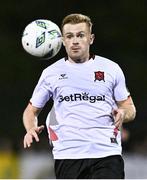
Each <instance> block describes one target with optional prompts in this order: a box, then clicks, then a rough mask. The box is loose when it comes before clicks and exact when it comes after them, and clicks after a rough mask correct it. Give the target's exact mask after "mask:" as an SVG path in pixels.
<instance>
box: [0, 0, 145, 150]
mask: <svg viewBox="0 0 147 180" xmlns="http://www.w3.org/2000/svg"><path fill="white" fill-rule="evenodd" d="M70 13H83V14H86V15H88V16H90V17H91V19H92V21H93V24H94V28H93V32H94V33H95V36H96V39H95V43H94V45H93V46H92V49H91V50H92V52H94V53H95V54H98V55H100V56H104V57H107V58H109V59H111V60H113V61H115V62H117V63H118V64H119V65H120V66H121V68H122V69H123V71H124V73H125V76H126V81H127V86H128V88H129V90H130V92H131V94H132V97H133V100H134V103H135V105H136V109H137V116H136V119H135V121H133V122H130V123H128V124H125V125H124V128H125V129H127V130H128V131H129V134H130V136H129V139H128V141H127V142H125V143H124V149H125V150H126V151H141V152H143V151H145V147H147V126H146V124H147V123H146V122H147V110H146V104H147V78H146V73H147V60H146V57H147V51H146V49H145V48H146V45H145V43H146V38H147V35H146V30H147V22H146V19H147V1H145V0H139V1H138V0H129V1H128V0H113V1H108V0H107V1H106V0H97V1H92V0H91V1H88V0H70V1H69V0H58V1H57V0H54V1H49V0H42V1H40V0H32V1H30V0H25V1H17V0H13V1H10V0H9V1H7V0H5V1H3V2H1V6H0V17H1V21H0V40H1V41H0V43H1V48H0V55H1V57H0V64H1V66H0V83H1V88H0V95H1V108H0V115H1V125H0V137H1V139H9V141H10V142H11V144H12V146H13V148H14V150H16V151H19V150H21V149H22V148H23V136H24V134H25V130H24V127H23V124H22V114H23V111H24V109H25V107H26V106H27V103H28V101H29V99H30V97H31V95H32V92H33V89H34V87H35V85H36V83H37V81H38V78H39V77H40V74H41V72H42V70H43V69H44V68H46V67H47V66H48V65H50V64H51V63H53V62H54V61H56V60H58V59H59V58H61V57H62V56H64V55H65V51H64V48H63V47H62V49H61V51H60V52H59V54H58V55H57V56H55V57H54V58H53V59H52V60H49V61H45V60H44V61H43V60H41V59H38V58H36V57H33V56H31V55H29V54H27V53H26V52H25V51H24V49H23V48H22V45H21V36H22V32H23V30H24V28H25V26H26V25H27V24H28V23H30V22H31V21H33V20H36V19H40V18H44V19H49V20H52V21H53V22H55V23H57V24H58V25H59V26H60V24H61V21H62V19H63V18H64V16H66V15H68V14H70ZM50 107H51V102H49V103H48V104H47V105H46V106H45V108H44V110H43V111H42V113H41V114H40V118H39V119H40V120H39V124H42V123H43V124H45V118H46V115H47V113H48V111H49V109H50ZM41 137H42V139H44V141H43V142H44V146H41V148H46V145H47V144H48V140H47V138H46V137H47V133H46V132H45V131H44V133H43V134H42V135H41ZM44 137H45V138H44ZM42 145H43V144H42ZM0 146H1V143H0Z"/></svg>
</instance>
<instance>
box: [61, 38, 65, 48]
mask: <svg viewBox="0 0 147 180" xmlns="http://www.w3.org/2000/svg"><path fill="white" fill-rule="evenodd" d="M62 43H63V46H65V43H64V37H63V36H62Z"/></svg>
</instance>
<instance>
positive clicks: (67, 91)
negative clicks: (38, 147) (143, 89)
mask: <svg viewBox="0 0 147 180" xmlns="http://www.w3.org/2000/svg"><path fill="white" fill-rule="evenodd" d="M128 96H129V92H128V91H127V88H126V83H125V77H124V74H123V72H122V70H121V68H120V67H119V65H118V64H117V63H115V62H113V61H111V60H109V59H106V58H104V57H100V56H95V57H94V58H91V59H90V60H89V61H86V62H85V63H71V62H69V61H68V60H65V58H63V59H60V60H59V61H57V62H55V63H54V64H52V65H51V66H49V67H47V68H46V69H45V70H44V71H43V73H42V75H41V77H40V79H39V82H38V84H37V86H36V88H35V90H34V92H33V95H32V98H31V100H30V101H31V103H32V105H33V106H35V107H38V108H42V107H44V105H45V104H46V102H47V101H48V100H49V99H50V98H53V100H54V108H55V114H56V122H55V121H54V122H50V123H49V124H47V126H48V131H49V137H50V139H51V140H52V143H53V155H54V159H81V158H100V157H106V156H110V155H118V154H121V151H122V149H121V133H120V131H118V130H117V129H116V128H115V126H114V120H113V115H112V111H113V109H115V108H116V101H123V100H126V99H127V98H128ZM47 122H48V121H47Z"/></svg>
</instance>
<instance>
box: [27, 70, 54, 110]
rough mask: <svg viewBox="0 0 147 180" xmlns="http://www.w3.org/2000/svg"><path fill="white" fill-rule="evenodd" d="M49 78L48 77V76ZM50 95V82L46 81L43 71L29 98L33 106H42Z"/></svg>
mask: <svg viewBox="0 0 147 180" xmlns="http://www.w3.org/2000/svg"><path fill="white" fill-rule="evenodd" d="M48 79H49V78H48ZM51 97H52V91H51V86H50V83H49V82H47V80H46V76H45V73H44V72H43V73H42V75H41V77H40V79H39V81H38V83H37V85H36V87H35V89H34V92H33V94H32V97H31V99H30V102H31V103H32V105H33V106H35V107H38V108H42V107H44V106H45V104H46V103H47V101H48V100H49V99H50V98H51Z"/></svg>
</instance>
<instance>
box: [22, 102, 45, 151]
mask: <svg viewBox="0 0 147 180" xmlns="http://www.w3.org/2000/svg"><path fill="white" fill-rule="evenodd" d="M40 112H41V109H40V108H36V107H34V106H32V104H31V103H29V104H28V106H27V107H26V109H25V111H24V113H23V124H24V127H25V129H26V135H25V136H24V148H27V147H30V146H31V144H32V143H33V140H34V139H35V141H36V142H38V141H39V137H38V134H39V133H41V131H42V130H43V129H44V126H43V125H41V126H38V120H37V117H38V115H39V113H40Z"/></svg>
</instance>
